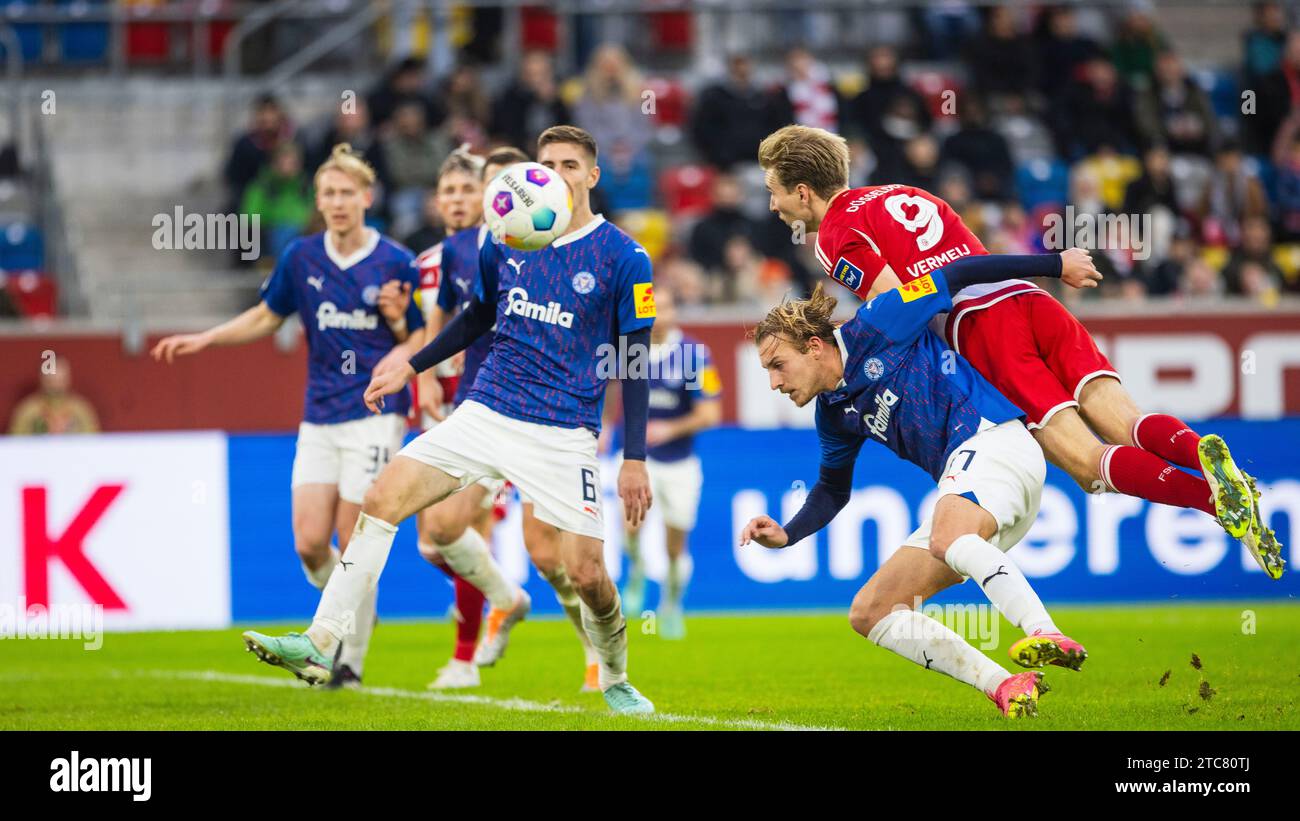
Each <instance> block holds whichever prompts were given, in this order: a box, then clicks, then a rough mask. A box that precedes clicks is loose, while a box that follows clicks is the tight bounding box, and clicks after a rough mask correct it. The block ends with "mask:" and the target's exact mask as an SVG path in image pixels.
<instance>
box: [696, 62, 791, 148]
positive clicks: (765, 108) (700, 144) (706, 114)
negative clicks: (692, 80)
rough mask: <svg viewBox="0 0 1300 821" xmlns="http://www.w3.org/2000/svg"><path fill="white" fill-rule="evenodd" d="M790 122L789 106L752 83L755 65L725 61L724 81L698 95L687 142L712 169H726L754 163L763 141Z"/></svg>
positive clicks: (784, 101) (781, 99)
mask: <svg viewBox="0 0 1300 821" xmlns="http://www.w3.org/2000/svg"><path fill="white" fill-rule="evenodd" d="M793 118H794V115H793V113H792V112H790V111H789V103H788V101H786V100H784V99H783V98H781V97H779V96H777V95H773V94H772V93H771V92H769V91H767V90H765V89H762V88H759V87H758V86H757V85H756V84H755V83H754V78H753V62H752V61H751V60H750V58H749V57H747V56H745V55H743V54H733V55H731V57H729V58H728V59H727V76H726V77H725V78H724V79H722V80H721V81H719V82H717V83H715V84H713V85H710V86H707V87H706V88H705V89H704V90H703V91H701V92H700V95H699V97H698V98H697V100H696V102H695V109H694V111H693V112H692V114H691V124H690V131H691V139H692V140H693V141H694V142H695V147H696V148H697V149H699V151H700V153H701V154H703V155H704V159H705V160H707V161H708V162H709V163H710V164H711V165H714V166H716V167H717V168H719V169H722V170H724V171H725V170H728V169H730V168H731V167H732V166H733V165H735V164H737V163H755V162H757V160H758V144H759V143H760V142H762V140H763V138H764V137H766V136H767V135H768V134H770V133H772V132H773V131H775V130H776V129H778V128H780V127H781V126H783V125H788V124H789V123H790V122H791V121H792V120H793Z"/></svg>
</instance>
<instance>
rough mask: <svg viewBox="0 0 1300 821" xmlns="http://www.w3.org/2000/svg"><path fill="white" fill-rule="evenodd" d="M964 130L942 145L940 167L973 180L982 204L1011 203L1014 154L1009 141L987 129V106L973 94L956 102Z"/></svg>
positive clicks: (961, 97) (967, 94) (958, 131)
mask: <svg viewBox="0 0 1300 821" xmlns="http://www.w3.org/2000/svg"><path fill="white" fill-rule="evenodd" d="M957 115H958V117H959V118H960V121H961V127H960V128H959V129H958V130H957V131H956V133H954V134H952V135H951V136H950V137H948V139H946V140H944V142H943V151H942V154H941V161H940V162H941V164H942V165H943V166H945V167H947V166H954V165H955V166H958V167H960V168H961V169H962V170H963V171H965V172H966V174H967V176H968V177H969V178H970V181H971V187H972V189H973V191H974V195H975V196H976V197H977V198H979V199H981V200H1008V199H1011V198H1012V197H1013V196H1014V185H1013V173H1014V172H1013V168H1012V165H1011V150H1010V149H1009V148H1008V147H1007V141H1006V139H1005V138H1004V137H1003V136H1002V135H1001V134H999V133H998V132H996V131H994V130H993V129H992V128H990V127H989V125H988V117H987V115H986V113H985V111H984V103H983V102H982V101H981V100H980V98H979V96H978V95H976V94H972V93H966V94H962V95H961V96H960V97H958V98H957Z"/></svg>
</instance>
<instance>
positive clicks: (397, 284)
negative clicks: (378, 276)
mask: <svg viewBox="0 0 1300 821" xmlns="http://www.w3.org/2000/svg"><path fill="white" fill-rule="evenodd" d="M410 304H411V283H409V282H402V281H400V280H396V279H390V280H388V281H387V282H385V283H384V287H382V288H380V289H379V302H378V303H377V305H376V307H378V308H379V313H380V315H381V316H383V317H384V319H385V320H387V321H388V322H397V321H398V320H400V319H402V318H403V317H405V316H406V309H407V308H408V307H409V306H410Z"/></svg>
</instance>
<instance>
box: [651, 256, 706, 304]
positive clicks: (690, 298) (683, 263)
mask: <svg viewBox="0 0 1300 821" xmlns="http://www.w3.org/2000/svg"><path fill="white" fill-rule="evenodd" d="M660 281H662V282H663V283H665V284H666V285H667V287H668V289H669V290H671V291H672V292H673V295H674V296H675V297H677V306H678V307H679V308H686V307H691V306H695V305H703V304H705V303H707V302H709V301H711V300H712V298H713V296H714V295H713V294H711V293H709V290H708V280H707V279H706V277H705V275H704V271H702V270H701V269H700V266H699V265H697V264H696V263H695V262H694V261H692V260H691V259H689V258H687V257H684V256H681V255H680V254H669V255H667V256H665V257H663V258H662V259H659V260H657V261H656V262H655V282H656V283H658V282H660Z"/></svg>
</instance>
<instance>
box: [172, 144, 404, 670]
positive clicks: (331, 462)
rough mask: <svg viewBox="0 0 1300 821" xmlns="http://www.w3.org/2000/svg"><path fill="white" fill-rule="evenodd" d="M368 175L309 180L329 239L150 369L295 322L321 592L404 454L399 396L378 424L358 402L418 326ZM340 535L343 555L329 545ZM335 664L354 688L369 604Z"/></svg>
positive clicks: (357, 168) (300, 549) (351, 168)
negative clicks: (373, 375)
mask: <svg viewBox="0 0 1300 821" xmlns="http://www.w3.org/2000/svg"><path fill="white" fill-rule="evenodd" d="M374 180H375V173H374V170H373V169H372V168H371V167H370V165H369V164H368V163H366V162H365V160H363V159H361V157H360V156H358V155H356V154H353V153H352V151H351V149H350V147H349V146H347V145H346V144H343V145H338V146H335V148H334V151H333V153H332V154H331V155H330V158H329V159H328V160H327V161H326V162H325V163H324V164H323V165H322V166H321V167H320V169H319V170H318V171H317V172H316V177H315V188H316V207H317V209H318V210H319V211H320V212H321V215H322V216H323V217H324V219H325V225H326V230H325V231H324V232H322V233H319V234H315V235H313V236H309V237H303V238H301V239H298V240H295V241H294V242H292V243H290V245H289V246H288V247H287V248H286V249H285V250H284V252H283V253H282V254H281V255H280V259H279V261H278V262H277V263H276V266H275V270H274V271H273V272H272V273H271V276H270V277H269V278H268V279H267V281H266V282H265V283H264V284H263V285H262V300H261V301H260V302H259V303H258V304H257V305H256V306H254V307H252V308H250V309H248V310H247V311H245V312H244V313H242V314H240V315H239V316H237V317H235V318H234V319H232V320H230V321H229V322H226V323H224V324H222V325H218V326H217V327H215V328H211V329H209V330H207V331H204V332H202V333H198V334H182V335H178V336H170V337H167V338H166V339H163V340H162V341H160V342H159V343H158V344H157V346H156V347H154V349H153V356H154V358H155V359H160V360H166V361H167V362H171V361H172V359H173V358H174V357H176V356H182V355H186V354H195V353H198V352H200V351H202V350H204V349H206V348H208V347H210V346H221V345H242V344H244V343H246V342H252V341H253V340H255V339H260V338H262V337H264V336H267V335H269V334H271V333H273V332H274V331H275V330H276V329H277V328H279V327H280V325H281V324H282V323H283V322H284V320H285V319H286V318H287V317H288V316H289V315H290V314H294V313H296V314H298V316H299V317H300V318H301V320H302V325H303V329H304V331H305V333H306V337H307V349H308V360H307V397H306V402H305V407H304V412H303V422H302V424H301V425H300V426H299V428H298V444H297V449H296V452H295V455H294V460H293V479H292V487H293V534H294V549H295V550H296V551H297V553H298V557H299V559H300V560H301V562H302V567H303V572H304V573H305V574H306V575H307V579H308V581H310V582H311V583H312V585H313V586H315V587H316V588H317V589H321V590H323V589H324V588H325V583H326V582H327V581H328V580H329V578H330V574H331V573H332V572H333V571H334V568H335V567H336V566H337V565H338V564H339V560H340V558H339V557H340V554H341V553H343V552H345V551H346V550H347V548H348V539H349V537H350V536H351V534H352V530H353V528H354V526H355V524H356V521H357V516H358V514H359V513H360V512H361V502H362V500H363V499H364V497H365V493H366V490H367V489H368V488H369V487H370V484H371V482H373V481H374V479H375V477H376V476H378V475H379V471H380V470H381V469H382V468H383V466H384V465H385V464H387V462H388V460H389V459H390V458H391V457H392V455H393V454H395V453H397V451H398V450H399V449H400V448H401V446H402V438H403V433H404V431H405V416H406V410H407V407H408V405H409V399H408V397H406V396H399V397H394V400H393V402H392V403H391V406H390V407H388V408H387V409H386V410H385V412H384V413H383V414H382V415H378V416H372V415H370V414H367V413H366V409H365V405H364V403H363V402H362V395H363V394H364V393H365V389H366V384H367V382H368V381H369V379H370V372H371V369H372V368H374V367H375V366H376V365H377V364H378V363H379V361H380V360H381V359H382V358H383V357H384V356H385V355H387V354H389V353H390V352H392V351H393V349H394V346H396V345H398V343H401V342H403V341H410V339H409V337H410V335H411V334H413V333H417V332H418V331H420V329H422V328H423V327H424V318H423V317H422V316H421V315H420V313H419V311H418V310H417V309H416V307H415V305H414V304H413V302H412V301H411V300H410V294H411V292H412V291H413V289H414V288H415V287H416V285H417V284H418V279H417V276H416V269H415V257H414V255H413V254H412V253H411V252H410V251H408V250H407V249H406V248H404V247H402V246H401V245H399V244H398V243H396V242H394V241H393V240H391V239H389V238H387V237H385V236H382V235H381V234H380V233H379V232H378V231H376V230H374V229H373V228H368V227H367V226H366V224H365V212H366V209H367V208H368V207H369V206H370V203H371V201H372V200H373V198H374V194H373V185H374ZM334 533H337V537H338V549H333V548H331V547H330V538H331V535H332V534H334ZM356 611H357V612H356V617H355V620H354V622H353V624H352V625H351V628H352V629H350V630H349V631H348V633H349V635H348V640H347V641H346V642H344V643H343V650H342V652H341V654H340V656H339V659H338V665H339V668H338V675H337V676H336V677H335V679H334V681H335V682H336V684H337V685H339V686H342V685H349V686H350V685H359V683H360V676H361V672H362V666H363V663H364V661H365V655H366V648H367V646H368V645H369V642H370V632H371V630H372V629H373V627H374V616H375V599H374V595H373V591H372V594H371V595H370V596H368V597H367V598H366V600H365V601H364V602H360V603H358V606H357V608H356Z"/></svg>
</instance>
